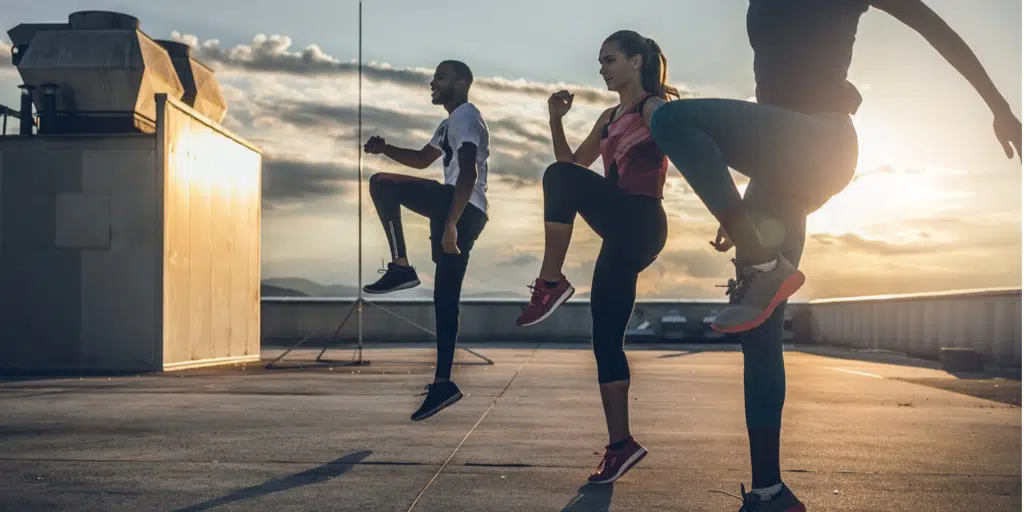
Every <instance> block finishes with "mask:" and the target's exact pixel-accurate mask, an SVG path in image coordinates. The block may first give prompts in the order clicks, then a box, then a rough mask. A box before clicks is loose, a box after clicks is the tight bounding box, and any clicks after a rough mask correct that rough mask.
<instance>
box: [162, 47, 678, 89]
mask: <svg viewBox="0 0 1024 512" xmlns="http://www.w3.org/2000/svg"><path fill="white" fill-rule="evenodd" d="M171 38H172V39H173V40H176V41H180V42H183V43H185V44H188V45H189V46H191V47H192V48H193V51H194V52H195V56H196V58H198V59H199V60H201V61H203V62H204V63H206V64H208V65H211V66H223V67H225V68H234V69H242V70H248V71H256V72H264V73H284V74H294V75H302V76H316V75H323V76H332V75H354V74H356V73H357V71H358V62H356V61H355V60H354V59H353V60H349V61H343V60H341V59H339V58H337V57H334V56H331V55H328V54H327V53H325V52H324V51H323V49H322V48H320V46H319V45H316V44H311V45H309V46H307V47H306V48H304V49H302V50H300V51H294V50H291V47H292V39H291V38H290V37H288V36H284V35H278V34H275V35H271V36H267V35H265V34H259V35H257V36H256V37H254V38H253V40H252V44H248V45H236V46H235V47H233V48H224V47H222V46H221V43H220V41H219V40H217V39H210V40H207V41H203V42H200V41H199V38H198V37H196V36H195V35H191V34H182V33H180V32H178V31H174V32H172V33H171ZM471 67H472V65H471ZM433 74H434V70H433V69H430V68H422V67H418V68H397V67H394V66H391V65H390V64H386V63H378V62H368V63H364V64H363V77H364V78H365V79H367V80H369V81H373V82H386V83H391V84H396V85H401V86H405V87H414V88H420V89H422V88H423V87H424V86H426V84H428V83H429V82H430V79H431V77H432V76H433ZM473 86H474V87H479V88H483V89H487V90H490V91H495V92H504V93H518V94H523V95H528V96H541V97H544V98H547V97H548V96H550V95H551V93H552V92H555V91H556V90H559V89H568V90H571V91H573V92H574V93H575V94H576V99H577V100H578V101H581V102H585V103H601V104H608V103H609V102H611V103H614V102H615V101H617V96H616V94H615V93H613V92H610V91H607V90H605V89H598V88H595V87H589V86H584V85H577V84H569V83H565V82H558V83H541V82H532V81H528V80H525V79H522V78H520V79H509V78H504V77H479V78H476V79H474V81H473ZM677 87H680V86H677ZM680 92H681V93H682V94H685V95H693V94H692V93H691V92H689V91H688V90H687V88H685V87H680Z"/></svg>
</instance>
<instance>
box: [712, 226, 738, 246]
mask: <svg viewBox="0 0 1024 512" xmlns="http://www.w3.org/2000/svg"><path fill="white" fill-rule="evenodd" d="M708 243H709V244H711V247H714V248H715V250H716V251H718V252H726V251H728V250H729V249H732V239H731V238H729V234H728V233H726V232H725V228H723V227H719V228H718V235H717V236H715V241H714V242H708Z"/></svg>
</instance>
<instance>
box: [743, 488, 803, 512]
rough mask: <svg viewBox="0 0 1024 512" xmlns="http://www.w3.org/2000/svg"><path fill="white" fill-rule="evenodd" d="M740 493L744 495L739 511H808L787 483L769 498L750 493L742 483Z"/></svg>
mask: <svg viewBox="0 0 1024 512" xmlns="http://www.w3.org/2000/svg"><path fill="white" fill-rule="evenodd" d="M740 494H741V495H742V496H743V497H742V498H741V499H742V500H743V506H742V507H740V510H739V512H807V508H806V507H805V506H804V504H803V503H801V502H800V500H799V499H798V498H797V497H796V495H795V494H793V491H791V490H790V489H789V487H787V486H786V484H782V488H781V489H779V491H778V492H776V493H775V494H774V495H772V497H771V498H770V499H767V500H763V499H762V498H761V496H760V495H759V494H757V493H755V492H749V493H748V492H747V490H746V489H744V488H743V484H740Z"/></svg>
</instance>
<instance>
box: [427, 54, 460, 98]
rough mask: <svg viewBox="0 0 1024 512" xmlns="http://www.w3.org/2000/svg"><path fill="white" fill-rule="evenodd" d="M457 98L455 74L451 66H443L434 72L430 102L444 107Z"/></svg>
mask: <svg viewBox="0 0 1024 512" xmlns="http://www.w3.org/2000/svg"><path fill="white" fill-rule="evenodd" d="M454 97H455V73H454V70H452V68H451V66H449V65H447V64H442V65H440V66H438V67H437V69H436V70H435V71H434V79H433V80H431V81H430V102H431V103H433V104H434V105H444V104H445V103H448V102H449V101H451V100H452V98H454Z"/></svg>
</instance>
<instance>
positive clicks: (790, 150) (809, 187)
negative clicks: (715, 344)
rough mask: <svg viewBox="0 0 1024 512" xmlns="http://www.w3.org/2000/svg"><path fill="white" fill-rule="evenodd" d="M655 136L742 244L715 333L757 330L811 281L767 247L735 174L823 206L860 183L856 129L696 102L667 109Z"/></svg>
mask: <svg viewBox="0 0 1024 512" xmlns="http://www.w3.org/2000/svg"><path fill="white" fill-rule="evenodd" d="M651 133H652V135H653V136H654V138H655V140H656V141H657V142H658V145H659V147H660V148H661V149H662V150H663V151H664V152H665V154H666V155H668V157H669V159H670V160H671V161H672V162H673V164H674V165H675V166H676V167H677V168H678V169H679V170H680V172H681V173H682V174H683V176H684V177H685V178H686V180H687V182H688V183H689V184H690V186H691V187H692V188H693V190H694V192H695V193H696V194H697V195H698V197H700V198H701V201H702V202H703V203H704V204H705V206H707V208H708V210H709V211H710V212H711V214H712V215H713V216H714V217H715V218H716V219H717V220H718V221H719V222H720V223H721V225H722V227H723V228H724V229H725V231H726V232H727V233H728V234H729V236H730V238H732V240H733V241H734V243H735V244H736V259H737V262H738V263H739V265H740V267H741V271H740V272H739V275H738V279H737V286H736V287H734V289H733V293H732V294H731V295H732V296H731V301H730V302H731V304H730V306H729V307H728V308H726V309H725V310H724V311H723V312H722V314H721V315H720V316H719V318H717V319H716V320H715V323H714V324H713V327H714V328H715V329H716V330H718V331H720V332H742V331H746V330H750V329H752V328H754V327H757V326H758V325H760V324H761V323H762V322H764V321H765V319H766V318H768V316H770V315H771V313H772V311H773V310H774V309H775V307H777V306H778V304H780V303H782V302H784V301H785V300H786V299H788V298H789V297H790V296H791V295H792V294H793V293H795V292H796V291H797V290H798V289H799V288H800V287H801V286H802V285H803V282H804V276H803V274H802V273H801V272H800V271H799V270H797V268H796V266H795V265H794V264H793V263H792V262H790V261H789V260H788V259H787V258H786V257H785V256H783V255H780V254H779V253H778V252H777V251H773V250H772V249H771V248H770V247H769V246H768V245H770V244H767V243H766V242H765V241H764V240H763V237H764V233H761V232H760V231H759V229H758V226H757V225H756V224H755V223H754V221H753V220H752V219H751V217H750V215H749V214H748V212H747V211H746V209H745V208H744V206H743V201H742V199H741V198H740V195H739V192H738V190H737V188H736V185H735V183H734V182H733V181H732V177H731V176H730V174H729V167H732V168H734V169H736V170H737V171H739V172H740V173H743V174H745V175H747V176H749V177H750V178H751V179H761V180H771V181H773V182H775V183H777V184H778V188H779V189H780V190H785V191H786V192H787V193H788V194H791V195H792V196H794V197H802V198H805V199H806V200H807V202H808V204H816V205H817V206H820V204H818V203H819V202H820V203H821V204H823V202H824V201H825V200H827V198H828V197H831V196H832V195H834V194H836V193H838V192H839V191H841V190H842V188H843V187H845V186H846V184H847V183H849V181H850V179H851V178H852V176H853V171H854V168H855V166H856V147H857V144H856V133H855V131H854V129H853V125H852V123H851V122H850V120H849V118H848V116H844V115H841V114H824V115H819V116H810V115H806V114H802V113H799V112H794V111H789V110H786V109H783V108H779V107H774V106H770V105H759V104H756V103H751V102H745V101H737V100H723V99H695V100H679V101H673V102H669V103H667V104H665V105H662V106H661V107H659V108H658V109H657V110H656V111H655V112H654V114H653V116H652V119H651Z"/></svg>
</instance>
